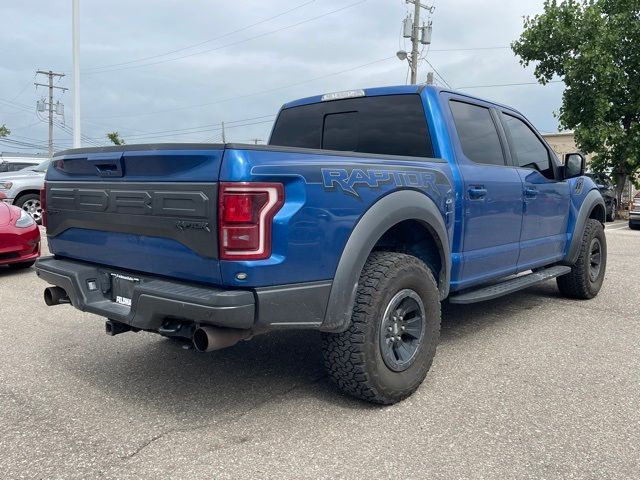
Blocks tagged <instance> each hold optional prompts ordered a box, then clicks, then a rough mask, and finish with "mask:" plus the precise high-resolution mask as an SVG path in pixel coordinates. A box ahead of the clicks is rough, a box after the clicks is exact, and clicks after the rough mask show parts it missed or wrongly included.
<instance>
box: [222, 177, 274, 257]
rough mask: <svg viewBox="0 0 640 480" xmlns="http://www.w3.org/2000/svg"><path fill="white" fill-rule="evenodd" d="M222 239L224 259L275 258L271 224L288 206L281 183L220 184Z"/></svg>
mask: <svg viewBox="0 0 640 480" xmlns="http://www.w3.org/2000/svg"><path fill="white" fill-rule="evenodd" d="M219 188H220V190H219V202H218V237H219V242H220V258H221V259H222V260H261V259H265V258H269V257H270V256H271V224H272V223H273V217H274V216H275V215H276V213H277V212H278V210H280V208H281V207H282V204H283V203H284V187H283V185H282V184H281V183H249V182H237V183H236V182H234V183H220V187H219Z"/></svg>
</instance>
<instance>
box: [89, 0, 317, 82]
mask: <svg viewBox="0 0 640 480" xmlns="http://www.w3.org/2000/svg"><path fill="white" fill-rule="evenodd" d="M315 1H316V0H310V1H308V2H305V3H301V4H300V5H297V6H295V7H293V8H290V9H288V10H285V11H283V12H280V13H278V14H276V15H273V16H271V17H269V18H265V19H264V20H260V21H259V22H255V23H252V24H251V25H247V26H246V27H242V28H238V29H237V30H233V31H232V32H228V33H225V34H223V35H218V36H217V37H213V38H210V39H208V40H204V41H202V42H199V43H194V44H192V45H187V46H185V47H182V48H177V49H175V50H170V51H168V52H164V53H159V54H157V55H151V56H148V57H141V58H137V59H134V60H129V61H128V62H121V63H111V64H107V65H99V66H96V67H90V68H87V69H85V70H83V73H84V72H88V71H91V70H99V69H103V68H111V67H120V66H123V65H130V64H132V63H138V62H143V61H145V60H153V59H155V58H160V57H165V56H167V55H171V54H174V53H178V52H183V51H184V50H190V49H192V48H196V47H200V46H202V45H206V44H207V43H211V42H214V41H216V40H220V39H222V38H226V37H230V36H231V35H235V34H236V33H240V32H244V31H245V30H249V29H250V28H253V27H257V26H258V25H261V24H263V23H267V22H270V21H271V20H275V19H276V18H279V17H282V16H284V15H286V14H288V13H291V12H293V11H295V10H298V9H300V8H302V7H306V6H307V5H310V4H312V3H315Z"/></svg>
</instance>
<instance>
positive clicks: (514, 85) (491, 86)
mask: <svg viewBox="0 0 640 480" xmlns="http://www.w3.org/2000/svg"><path fill="white" fill-rule="evenodd" d="M547 83H563V81H562V80H551V81H550V82H547ZM523 85H540V83H539V82H522V83H496V84H493V85H469V86H465V87H456V90H469V89H472V88H494V87H520V86H523ZM450 88H451V87H450Z"/></svg>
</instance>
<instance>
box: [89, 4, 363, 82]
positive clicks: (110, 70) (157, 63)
mask: <svg viewBox="0 0 640 480" xmlns="http://www.w3.org/2000/svg"><path fill="white" fill-rule="evenodd" d="M367 1H368V0H359V1H357V2H354V3H351V4H349V5H347V6H345V7H342V8H338V9H336V10H331V11H330V12H326V13H323V14H322V15H317V16H315V17H311V18H308V19H306V20H303V21H301V22H297V23H294V24H291V25H287V26H284V27H281V28H278V29H276V30H271V31H269V32H265V33H261V34H260V35H255V36H253V37H249V38H245V39H243V40H238V41H236V42H232V43H227V44H225V45H220V46H218V47H214V48H209V49H206V50H202V51H200V52H194V53H189V54H187V55H182V56H179V57H175V58H170V59H166V60H159V61H157V62H151V63H144V64H142V65H130V66H125V67H122V68H113V69H100V70H98V69H96V70H94V71H88V72H86V74H87V75H93V74H96V73H107V72H118V71H121V70H128V69H130V68H142V67H149V66H152V65H159V64H161V63H167V62H174V61H176V60H182V59H183V58H189V57H193V56H196V55H203V54H205V53H209V52H213V51H216V50H221V49H223V48H226V47H232V46H235V45H239V44H241V43H246V42H249V41H251V40H255V39H258V38H263V37H266V36H268V35H272V34H274V33H278V32H282V31H283V30H289V29H291V28H295V27H298V26H300V25H304V24H305V23H309V22H313V21H315V20H319V19H321V18H324V17H327V16H329V15H333V14H334V13H338V12H342V11H344V10H347V9H349V8H353V7H355V6H357V5H361V4H363V3H365V2H367Z"/></svg>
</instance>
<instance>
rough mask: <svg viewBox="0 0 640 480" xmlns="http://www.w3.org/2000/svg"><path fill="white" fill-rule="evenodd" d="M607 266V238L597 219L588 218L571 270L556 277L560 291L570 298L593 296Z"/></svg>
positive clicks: (600, 283) (597, 289) (585, 298)
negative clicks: (576, 257) (578, 251)
mask: <svg viewBox="0 0 640 480" xmlns="http://www.w3.org/2000/svg"><path fill="white" fill-rule="evenodd" d="M606 268H607V239H606V237H605V235H604V228H603V226H602V224H601V223H600V222H599V221H598V220H594V219H589V220H587V225H586V227H585V229H584V233H583V235H582V243H581V245H580V253H579V255H578V259H577V260H576V262H575V263H574V264H573V266H572V267H571V272H570V273H567V274H566V275H562V276H561V277H558V278H557V279H556V281H557V283H558V288H559V289H560V292H561V293H562V294H563V295H564V296H566V297H570V298H578V299H584V300H588V299H590V298H593V297H595V296H596V295H597V294H598V292H599V291H600V288H601V287H602V282H603V281H604V274H605V271H606Z"/></svg>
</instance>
